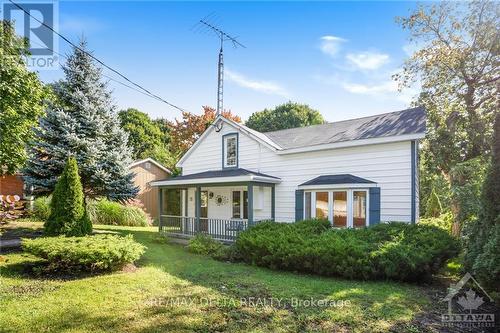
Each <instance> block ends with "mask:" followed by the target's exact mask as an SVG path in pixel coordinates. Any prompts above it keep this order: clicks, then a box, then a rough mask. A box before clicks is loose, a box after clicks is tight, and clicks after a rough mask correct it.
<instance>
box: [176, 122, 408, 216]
mask: <svg viewBox="0 0 500 333" xmlns="http://www.w3.org/2000/svg"><path fill="white" fill-rule="evenodd" d="M232 132H238V130H237V129H236V128H234V127H232V126H230V125H228V124H224V127H223V129H222V130H221V131H220V132H219V133H217V132H215V131H214V130H211V132H210V133H209V135H208V136H206V137H205V139H204V140H203V141H202V142H200V144H199V145H198V147H197V148H196V149H195V150H194V151H192V153H191V154H190V155H189V156H188V157H187V159H186V160H185V161H184V163H183V165H182V170H183V174H184V175H188V174H192V173H197V172H202V171H207V170H219V169H221V167H222V165H221V164H222V155H221V154H222V135H224V134H227V133H232ZM238 155H239V167H240V168H244V169H248V170H252V171H257V172H261V173H265V174H269V175H272V176H276V177H280V178H281V179H282V183H280V184H279V185H277V186H276V221H282V222H292V221H294V220H295V190H296V189H297V186H298V185H299V184H301V183H303V182H305V181H307V180H310V179H312V178H315V177H317V176H319V175H328V174H344V173H349V174H353V175H355V176H359V177H363V178H366V179H369V180H372V181H375V182H377V183H378V185H379V186H380V188H381V220H382V221H405V222H410V221H411V143H410V141H405V142H395V143H384V144H376V145H367V146H359V147H351V148H339V149H331V150H324V151H316V152H308V153H297V154H289V155H278V154H276V153H275V152H273V151H272V150H270V149H268V148H267V147H266V146H265V145H262V144H259V143H258V142H257V141H255V140H254V139H252V138H251V137H249V136H247V135H245V134H244V133H243V132H241V131H240V132H239V152H238ZM269 197H270V192H269ZM265 201H266V202H268V200H265ZM256 218H257V212H256Z"/></svg>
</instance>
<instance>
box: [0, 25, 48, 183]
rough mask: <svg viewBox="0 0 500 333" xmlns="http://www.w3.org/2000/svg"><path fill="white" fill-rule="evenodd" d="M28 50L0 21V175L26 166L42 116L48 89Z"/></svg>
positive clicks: (7, 26)
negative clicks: (32, 66) (30, 67)
mask: <svg viewBox="0 0 500 333" xmlns="http://www.w3.org/2000/svg"><path fill="white" fill-rule="evenodd" d="M28 49H29V45H28V43H27V40H25V39H23V38H21V37H19V36H16V34H15V32H14V28H13V26H12V24H11V23H10V22H8V21H2V20H0V59H1V60H0V61H1V62H0V175H2V174H3V173H4V172H6V173H8V174H13V173H15V172H16V171H18V169H19V168H21V167H22V166H23V165H24V163H25V161H26V158H27V153H26V147H27V144H28V142H29V141H30V140H31V138H32V137H33V127H34V126H36V124H37V121H38V117H39V116H40V115H41V114H42V113H43V100H44V97H45V96H46V95H47V89H45V88H44V86H43V85H42V83H41V82H40V80H39V79H38V75H37V74H36V73H35V72H32V71H29V70H28V69H27V67H26V64H25V62H24V57H26V56H28V55H29V51H28Z"/></svg>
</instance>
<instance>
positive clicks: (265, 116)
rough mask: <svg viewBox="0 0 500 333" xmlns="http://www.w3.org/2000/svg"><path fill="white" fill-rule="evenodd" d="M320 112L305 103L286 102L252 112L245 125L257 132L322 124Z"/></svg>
mask: <svg viewBox="0 0 500 333" xmlns="http://www.w3.org/2000/svg"><path fill="white" fill-rule="evenodd" d="M324 122H325V121H324V119H323V116H322V115H321V113H319V112H318V111H316V110H313V109H311V108H310V107H309V105H307V104H299V103H292V102H288V103H285V104H281V105H278V106H276V107H275V108H274V109H264V110H263V111H259V112H255V113H253V114H252V115H251V116H250V118H248V120H247V121H246V123H245V125H246V126H248V127H250V128H253V129H254V130H256V131H259V132H270V131H277V130H281V129H287V128H295V127H305V126H309V125H318V124H323V123H324Z"/></svg>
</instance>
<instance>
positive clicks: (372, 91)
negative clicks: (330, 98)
mask: <svg viewBox="0 0 500 333" xmlns="http://www.w3.org/2000/svg"><path fill="white" fill-rule="evenodd" d="M341 85H342V88H344V89H345V90H346V91H348V92H350V93H353V94H358V95H369V96H374V97H380V98H383V99H393V98H395V99H397V100H400V101H402V102H405V103H410V102H411V101H412V99H413V98H414V96H415V95H416V94H417V93H418V90H416V89H413V88H407V89H405V90H403V91H401V92H400V91H398V83H397V82H396V81H394V80H388V81H382V82H379V83H376V84H372V85H369V84H360V83H350V82H342V83H341Z"/></svg>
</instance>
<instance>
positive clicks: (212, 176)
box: [151, 168, 281, 186]
mask: <svg viewBox="0 0 500 333" xmlns="http://www.w3.org/2000/svg"><path fill="white" fill-rule="evenodd" d="M250 182H254V183H268V184H278V183H280V182H281V179H280V178H278V177H274V176H270V175H266V174H264V173H260V172H254V171H250V170H247V169H242V168H234V169H223V170H210V171H204V172H199V173H192V174H189V175H185V176H177V177H174V178H169V179H164V180H159V181H155V182H151V186H182V185H204V184H228V185H230V184H234V183H250Z"/></svg>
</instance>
